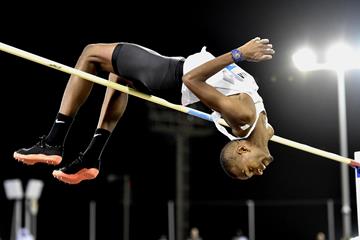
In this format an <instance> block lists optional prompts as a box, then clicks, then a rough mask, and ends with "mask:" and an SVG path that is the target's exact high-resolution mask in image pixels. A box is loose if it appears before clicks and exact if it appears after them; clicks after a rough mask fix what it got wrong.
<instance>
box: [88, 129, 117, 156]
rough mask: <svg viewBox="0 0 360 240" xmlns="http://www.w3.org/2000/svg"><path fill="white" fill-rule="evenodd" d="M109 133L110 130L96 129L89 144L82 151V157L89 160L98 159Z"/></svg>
mask: <svg viewBox="0 0 360 240" xmlns="http://www.w3.org/2000/svg"><path fill="white" fill-rule="evenodd" d="M110 135H111V132H110V131H108V130H106V129H102V128H98V129H96V131H95V133H94V136H93V138H92V140H91V142H90V144H89V146H88V147H87V149H86V150H85V152H84V158H85V159H87V160H90V161H98V160H100V157H101V154H102V152H103V150H104V148H105V146H106V143H107V141H108V140H109V137H110Z"/></svg>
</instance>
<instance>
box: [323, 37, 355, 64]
mask: <svg viewBox="0 0 360 240" xmlns="http://www.w3.org/2000/svg"><path fill="white" fill-rule="evenodd" d="M326 61H327V63H328V64H329V66H330V67H331V68H332V69H338V70H346V69H350V68H352V67H353V66H354V65H355V64H356V63H355V54H354V52H353V51H352V50H351V48H350V47H349V46H348V45H346V44H345V43H342V42H340V43H336V44H334V45H332V46H331V47H330V48H329V50H328V51H327V54H326Z"/></svg>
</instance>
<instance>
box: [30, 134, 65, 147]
mask: <svg viewBox="0 0 360 240" xmlns="http://www.w3.org/2000/svg"><path fill="white" fill-rule="evenodd" d="M36 145H37V146H39V147H41V148H44V147H47V148H56V149H61V148H62V146H51V145H49V144H47V143H46V135H42V136H41V137H39V141H38V142H37V143H36Z"/></svg>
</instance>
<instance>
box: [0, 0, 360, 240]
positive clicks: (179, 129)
mask: <svg viewBox="0 0 360 240" xmlns="http://www.w3.org/2000/svg"><path fill="white" fill-rule="evenodd" d="M359 10H360V2H359V1H356V0H341V1H340V0H326V1H325V0H317V1H310V0H303V1H281V0H275V1H265V2H263V1H234V0H228V1H171V2H170V1H168V2H156V1H155V2H154V1H150V2H149V1H146V2H136V1H127V0H123V1H94V2H91V1H87V2H85V1H84V2H76V3H75V2H72V3H66V2H44V3H41V4H40V3H39V4H37V3H36V2H33V1H30V2H26V3H18V2H12V3H7V4H5V5H4V6H3V7H2V12H3V14H1V16H0V20H1V23H2V24H1V32H0V41H1V42H3V43H6V44H9V45H11V46H14V47H17V48H20V49H23V50H25V51H29V52H31V53H34V54H37V55H40V56H43V57H45V58H48V59H51V60H54V61H57V62H59V63H62V64H65V65H68V66H74V65H75V63H76V61H77V58H78V56H79V55H80V53H81V51H82V49H83V47H84V46H85V45H87V44H89V43H98V42H118V41H125V42H134V43H138V44H141V45H144V46H146V47H148V48H151V49H153V50H155V51H157V52H159V53H161V54H163V55H168V56H185V57H186V56H188V55H190V54H193V53H195V52H198V51H200V50H201V48H202V46H207V49H208V51H210V52H211V53H213V54H214V55H215V56H217V55H220V54H223V53H225V52H228V51H230V50H231V49H233V48H236V47H238V46H240V45H242V44H244V43H245V42H247V41H248V40H250V39H252V38H254V37H257V36H259V37H261V38H269V39H270V41H271V43H272V44H273V46H274V49H275V51H276V54H275V55H274V58H273V60H271V61H267V62H262V63H246V62H245V63H243V64H242V65H241V67H243V68H244V69H245V70H246V71H248V72H249V73H250V74H252V75H253V76H254V78H255V79H256V81H257V83H258V85H259V86H260V89H259V93H260V95H261V96H262V97H263V99H264V102H265V108H266V110H267V113H268V116H269V122H270V123H271V124H272V125H273V127H274V129H275V132H276V135H278V136H281V137H285V138H288V139H291V140H294V141H297V142H300V143H305V144H308V145H310V146H313V147H316V148H320V149H322V150H326V151H330V152H333V153H337V154H340V136H339V125H340V123H339V117H338V113H339V107H338V89H337V76H336V73H335V72H334V71H328V70H319V71H313V72H301V71H299V70H298V69H297V68H296V67H295V66H294V63H293V62H292V55H293V54H294V53H295V52H296V51H297V50H298V49H299V48H300V47H303V46H308V47H311V48H312V49H313V50H314V52H315V53H316V54H317V56H318V59H319V61H323V60H324V59H325V52H326V49H327V48H328V46H330V45H331V44H332V43H334V42H338V41H343V42H346V43H347V44H349V45H350V46H351V47H352V48H353V49H360V29H359V23H360V15H359ZM5 13H6V14H5ZM5 15H6V16H5ZM354 51H355V50H354ZM0 67H1V68H0V69H1V72H2V74H1V76H0V78H1V83H2V85H1V89H2V94H0V99H1V101H0V104H1V105H0V106H1V112H2V113H1V118H0V119H1V126H2V134H1V139H2V141H1V144H2V146H1V147H0V161H1V166H0V182H1V183H2V184H1V186H0V238H1V239H3V240H8V239H10V240H12V239H11V238H12V236H13V235H12V233H11V226H12V221H13V220H12V219H13V216H14V215H13V209H14V207H15V206H16V204H15V201H14V200H9V199H7V197H6V193H5V189H4V187H3V182H4V181H5V180H8V179H19V180H20V182H21V183H22V186H23V189H24V190H25V189H26V186H27V185H28V183H29V182H30V181H31V180H32V179H37V180H41V181H42V182H43V187H42V191H41V196H40V197H39V199H38V213H37V215H36V227H34V228H36V239H38V240H44V239H53V240H57V239H81V240H82V239H91V240H94V239H108V240H115V239H123V240H129V239H131V240H138V239H149V240H150V239H151V240H158V239H161V238H162V239H170V240H173V239H174V238H173V237H174V236H175V238H176V240H182V239H187V238H188V237H189V234H190V230H191V229H192V228H194V227H195V228H197V229H198V230H199V234H200V236H201V237H202V239H203V240H215V239H221V240H232V239H233V237H234V236H235V235H236V234H237V232H238V231H239V230H240V229H241V230H242V232H243V233H244V235H245V236H247V237H248V238H249V239H252V240H255V238H256V239H257V240H262V239H299V240H300V239H301V240H306V239H308V240H312V239H316V235H317V233H318V232H324V233H325V234H326V239H333V240H334V239H342V238H343V237H347V236H346V235H344V227H343V217H344V215H343V211H342V209H343V208H342V196H343V195H342V183H341V177H342V174H341V171H340V169H341V167H340V164H339V163H338V162H335V161H331V160H328V159H325V158H322V157H318V156H314V155H312V154H309V153H305V152H302V151H299V150H296V149H292V148H289V147H286V146H283V145H279V144H277V143H274V142H270V143H269V149H270V151H271V153H272V155H273V156H274V159H275V161H274V163H273V164H272V165H271V166H270V167H269V168H268V169H267V171H265V173H264V175H263V176H262V177H254V178H252V179H251V180H249V181H236V180H233V179H231V178H229V177H228V176H227V175H225V173H224V172H223V170H222V169H221V166H220V164H219V154H220V150H221V148H222V147H223V146H224V144H225V143H226V142H227V141H228V140H227V139H226V138H225V137H224V136H223V135H222V134H221V133H220V132H218V131H216V129H215V127H214V125H213V124H211V123H209V122H205V121H202V120H199V119H194V118H192V117H189V116H187V115H185V114H182V113H178V112H175V111H173V110H168V109H165V108H163V107H160V106H155V105H154V104H152V103H147V102H145V101H143V100H140V99H137V98H135V97H131V98H130V99H129V104H128V108H127V110H126V112H125V114H124V116H123V118H122V119H121V120H120V122H119V124H118V126H117V127H116V129H115V131H114V132H113V134H112V137H111V140H110V142H109V144H108V147H107V149H106V150H105V152H104V157H103V165H102V169H101V172H100V174H99V176H98V178H97V179H96V180H94V181H90V182H83V183H81V184H79V185H66V184H63V183H60V182H59V181H57V180H56V179H54V178H53V177H52V175H51V172H52V170H53V167H50V166H43V165H34V166H25V165H23V164H21V163H19V162H17V161H15V160H14V159H13V158H12V154H13V152H14V151H15V150H17V149H18V148H21V147H25V146H31V145H32V144H33V143H34V142H35V141H37V139H38V137H39V136H41V135H43V134H46V133H47V132H48V131H49V129H50V127H51V125H52V122H53V121H54V118H55V116H56V113H57V112H58V109H59V106H60V101H61V97H62V93H63V90H64V88H65V85H66V83H67V79H68V77H69V76H68V75H67V74H65V73H62V72H59V71H56V70H53V69H50V68H47V67H45V66H42V65H38V64H36V63H33V62H30V61H28V60H24V59H21V58H18V57H15V56H12V55H9V54H7V53H4V52H0ZM105 77H106V76H105ZM359 80H360V71H359V70H355V69H354V70H348V71H346V72H345V93H346V108H347V113H346V122H347V140H348V144H347V146H346V148H347V150H348V155H349V157H351V158H353V156H354V152H355V151H360V146H359V139H360V126H359V122H360V107H359V106H360V94H359V90H360V81H359ZM104 93H105V87H103V86H100V85H96V86H94V89H93V92H92V94H91V95H90V97H89V100H88V102H87V103H86V104H85V105H84V106H83V108H82V109H81V111H80V112H79V113H78V115H77V117H76V120H75V122H74V124H73V127H72V130H71V131H70V133H69V135H68V140H67V143H66V146H65V147H66V151H65V156H64V161H63V163H64V164H65V163H68V162H70V161H72V160H73V159H74V158H75V157H76V154H77V153H78V152H79V151H83V150H84V149H85V148H86V146H87V144H88V143H89V141H90V139H91V137H92V135H93V132H94V130H95V128H96V124H97V118H98V116H99V110H100V107H101V102H102V98H103V96H104ZM348 184H349V188H350V189H349V190H350V194H349V195H350V206H351V212H350V219H351V224H350V225H351V226H350V227H351V236H356V235H357V234H358V229H357V220H356V209H357V208H356V204H355V203H356V196H355V184H354V170H353V169H352V168H350V169H349V177H348ZM21 204H23V205H24V206H23V207H24V208H23V209H26V208H25V204H24V203H21ZM343 210H344V209H343ZM22 215H26V214H24V213H22ZM22 217H23V218H25V216H22ZM33 218H34V217H33ZM34 221H35V220H34ZM34 221H33V222H34ZM21 225H22V226H23V225H25V223H24V220H23V222H22V223H21ZM169 229H170V230H173V229H175V234H174V236H172V233H171V231H169Z"/></svg>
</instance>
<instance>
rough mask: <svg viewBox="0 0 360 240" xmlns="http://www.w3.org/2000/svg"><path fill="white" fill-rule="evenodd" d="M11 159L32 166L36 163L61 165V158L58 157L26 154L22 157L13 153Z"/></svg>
mask: <svg viewBox="0 0 360 240" xmlns="http://www.w3.org/2000/svg"><path fill="white" fill-rule="evenodd" d="M13 157H14V158H15V159H16V160H18V161H20V162H23V163H25V164H27V165H34V164H36V163H45V164H49V165H59V164H60V163H61V160H62V157H61V156H58V155H45V154H28V155H23V154H20V153H17V152H14V154H13Z"/></svg>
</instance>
